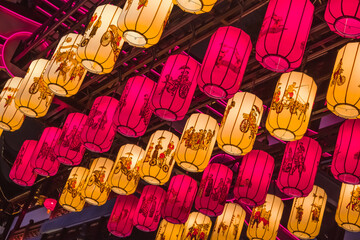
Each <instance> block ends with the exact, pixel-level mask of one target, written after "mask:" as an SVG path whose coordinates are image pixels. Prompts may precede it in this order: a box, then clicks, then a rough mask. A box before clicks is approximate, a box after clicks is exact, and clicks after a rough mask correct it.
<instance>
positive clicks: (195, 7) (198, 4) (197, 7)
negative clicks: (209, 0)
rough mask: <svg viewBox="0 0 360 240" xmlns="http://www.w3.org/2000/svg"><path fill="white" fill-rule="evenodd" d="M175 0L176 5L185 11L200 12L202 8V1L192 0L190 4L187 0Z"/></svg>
mask: <svg viewBox="0 0 360 240" xmlns="http://www.w3.org/2000/svg"><path fill="white" fill-rule="evenodd" d="M175 1H176V5H178V6H179V7H180V8H181V9H182V10H183V11H185V12H190V13H198V12H201V10H202V8H203V3H202V1H199V0H192V1H191V3H192V4H191V5H190V4H189V3H190V2H189V1H188V0H183V1H182V0H175ZM184 3H185V4H184Z"/></svg>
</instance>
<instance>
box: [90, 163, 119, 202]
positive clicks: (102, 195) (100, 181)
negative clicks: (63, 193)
mask: <svg viewBox="0 0 360 240" xmlns="http://www.w3.org/2000/svg"><path fill="white" fill-rule="evenodd" d="M113 165H114V162H113V161H111V160H110V159H108V158H104V157H99V158H96V159H94V160H93V162H92V163H91V167H90V172H89V176H88V178H87V179H86V182H85V187H84V190H83V196H84V198H85V201H86V202H87V203H89V204H91V205H97V206H101V205H103V204H105V203H106V201H107V199H108V197H109V194H110V191H111V189H110V186H109V184H108V182H107V180H108V177H109V174H110V171H111V168H112V167H113Z"/></svg>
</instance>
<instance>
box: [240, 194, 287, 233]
mask: <svg viewBox="0 0 360 240" xmlns="http://www.w3.org/2000/svg"><path fill="white" fill-rule="evenodd" d="M283 210H284V203H283V202H282V201H281V199H280V198H279V197H276V196H275V195H271V194H268V195H267V196H266V201H265V203H264V204H262V205H261V206H258V207H255V208H254V209H253V210H252V214H251V217H250V221H249V226H248V228H247V232H246V235H247V237H248V238H249V239H250V240H252V239H261V240H275V239H276V235H277V231H278V229H279V225H280V220H281V217H282V213H283Z"/></svg>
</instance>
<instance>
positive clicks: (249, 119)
mask: <svg viewBox="0 0 360 240" xmlns="http://www.w3.org/2000/svg"><path fill="white" fill-rule="evenodd" d="M259 116H260V109H259V108H258V107H257V106H256V105H253V107H252V109H251V111H250V113H249V114H247V113H243V117H244V120H242V121H241V124H240V131H241V132H243V133H247V132H248V131H249V130H250V136H249V138H250V139H251V138H254V137H256V133H257V130H258V125H257V124H256V123H257V121H258V118H259Z"/></svg>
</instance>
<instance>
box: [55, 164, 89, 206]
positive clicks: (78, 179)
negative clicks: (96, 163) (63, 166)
mask: <svg viewBox="0 0 360 240" xmlns="http://www.w3.org/2000/svg"><path fill="white" fill-rule="evenodd" d="M88 174H89V169H87V168H84V167H74V168H73V169H71V172H70V175H69V177H68V179H67V181H66V183H65V186H64V188H63V190H62V193H61V195H60V199H59V204H60V205H61V206H62V207H63V208H65V209H66V210H68V211H70V212H80V211H81V210H83V208H84V205H85V199H84V197H83V196H82V190H83V189H84V187H85V182H86V178H87V176H88Z"/></svg>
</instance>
